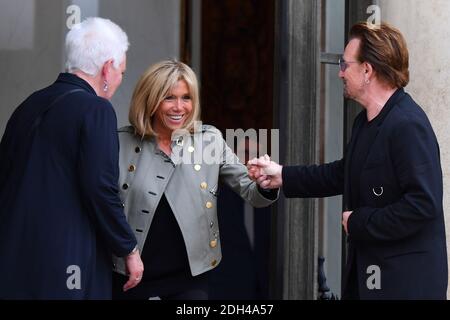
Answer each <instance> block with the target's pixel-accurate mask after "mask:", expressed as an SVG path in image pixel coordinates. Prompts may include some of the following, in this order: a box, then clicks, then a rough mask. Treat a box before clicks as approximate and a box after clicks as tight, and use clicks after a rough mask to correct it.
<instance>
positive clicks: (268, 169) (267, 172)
mask: <svg viewBox="0 0 450 320" xmlns="http://www.w3.org/2000/svg"><path fill="white" fill-rule="evenodd" d="M247 168H248V174H249V176H250V179H252V180H253V181H256V182H257V183H258V184H259V186H260V187H261V188H263V189H277V188H280V187H281V186H282V185H283V179H282V176H281V171H282V169H283V167H282V166H281V165H279V164H278V163H276V162H273V161H271V160H270V157H269V156H268V155H267V154H266V155H264V156H262V157H259V158H254V159H252V160H250V161H249V162H248V163H247Z"/></svg>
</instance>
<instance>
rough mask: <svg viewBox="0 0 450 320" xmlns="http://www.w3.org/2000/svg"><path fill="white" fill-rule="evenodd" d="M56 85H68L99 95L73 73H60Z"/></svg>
mask: <svg viewBox="0 0 450 320" xmlns="http://www.w3.org/2000/svg"><path fill="white" fill-rule="evenodd" d="M55 83H68V84H71V85H74V86H77V87H80V88H82V89H84V90H86V91H88V92H90V93H92V94H94V95H97V93H96V92H95V90H94V88H92V87H91V85H90V84H89V83H87V82H86V81H85V80H83V79H81V78H80V77H78V76H76V75H74V74H72V73H67V72H65V73H60V74H59V76H58V78H57V79H56V81H55Z"/></svg>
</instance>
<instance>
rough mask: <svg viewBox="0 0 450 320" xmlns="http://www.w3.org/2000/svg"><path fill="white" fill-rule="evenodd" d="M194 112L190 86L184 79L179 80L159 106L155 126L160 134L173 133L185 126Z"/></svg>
mask: <svg viewBox="0 0 450 320" xmlns="http://www.w3.org/2000/svg"><path fill="white" fill-rule="evenodd" d="M191 112H192V99H191V95H190V92H189V87H188V85H187V83H186V81H184V80H178V82H177V83H176V84H175V85H174V86H173V88H172V89H171V90H169V92H168V93H167V95H166V97H165V98H164V100H163V101H162V102H161V104H160V105H159V106H158V109H157V110H156V113H155V116H154V120H153V121H154V123H153V127H154V128H155V131H156V132H157V133H158V134H163V135H171V134H172V132H173V131H174V130H176V129H180V128H181V127H183V125H184V123H185V122H186V119H188V118H189V115H190V114H191Z"/></svg>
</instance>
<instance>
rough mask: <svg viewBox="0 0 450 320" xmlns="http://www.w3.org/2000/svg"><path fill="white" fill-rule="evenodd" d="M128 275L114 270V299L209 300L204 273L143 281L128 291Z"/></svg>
mask: <svg viewBox="0 0 450 320" xmlns="http://www.w3.org/2000/svg"><path fill="white" fill-rule="evenodd" d="M127 281H128V277H126V276H124V275H121V274H118V273H116V272H113V295H112V299H113V300H148V299H150V298H152V297H159V298H160V299H161V300H208V276H207V274H202V275H199V276H196V277H191V278H190V279H180V280H179V281H176V280H173V279H171V280H168V281H161V282H156V281H155V282H146V281H145V278H144V279H142V282H141V283H140V284H139V285H137V286H136V287H134V288H133V289H130V290H128V291H126V292H123V285H124V284H125V283H126V282H127Z"/></svg>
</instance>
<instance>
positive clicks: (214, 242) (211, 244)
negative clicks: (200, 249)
mask: <svg viewBox="0 0 450 320" xmlns="http://www.w3.org/2000/svg"><path fill="white" fill-rule="evenodd" d="M209 246H210V247H211V248H215V247H216V246H217V240H216V239H214V240H211V241H210V242H209Z"/></svg>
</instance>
